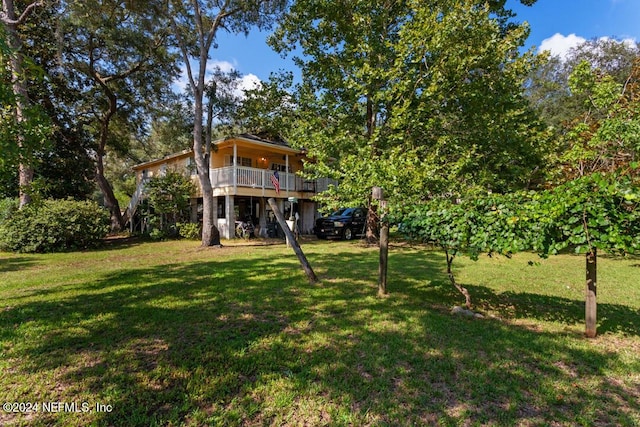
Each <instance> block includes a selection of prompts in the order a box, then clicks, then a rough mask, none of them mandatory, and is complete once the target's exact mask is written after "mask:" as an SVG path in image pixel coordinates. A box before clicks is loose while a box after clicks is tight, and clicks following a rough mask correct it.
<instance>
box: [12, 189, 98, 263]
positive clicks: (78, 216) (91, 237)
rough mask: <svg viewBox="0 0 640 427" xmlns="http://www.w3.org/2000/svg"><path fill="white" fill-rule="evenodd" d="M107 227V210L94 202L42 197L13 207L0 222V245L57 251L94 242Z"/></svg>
mask: <svg viewBox="0 0 640 427" xmlns="http://www.w3.org/2000/svg"><path fill="white" fill-rule="evenodd" d="M108 231H109V214H108V213H107V211H105V210H104V209H102V208H101V207H99V206H98V205H97V204H96V203H94V202H88V201H74V200H70V199H69V200H44V201H42V202H40V203H36V204H30V205H28V206H26V207H24V208H23V209H21V210H17V211H14V212H13V213H12V214H11V215H10V216H9V218H8V219H7V220H6V221H4V222H3V223H0V248H2V249H5V250H10V251H14V252H58V251H65V250H73V249H84V248H89V247H95V246H97V245H98V244H99V243H100V242H101V240H102V239H103V238H104V237H105V236H106V235H107V232H108Z"/></svg>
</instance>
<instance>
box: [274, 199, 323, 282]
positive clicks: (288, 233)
mask: <svg viewBox="0 0 640 427" xmlns="http://www.w3.org/2000/svg"><path fill="white" fill-rule="evenodd" d="M267 201H268V202H269V205H270V206H271V209H272V210H273V213H274V214H275V216H276V219H277V220H278V224H280V227H281V228H282V231H284V235H285V236H286V237H287V240H288V241H290V242H291V247H292V248H293V251H294V252H295V253H296V255H297V256H298V259H299V260H300V264H301V265H302V269H303V270H304V272H305V273H306V274H307V277H308V278H309V282H310V283H316V282H317V281H318V278H317V277H316V274H315V273H314V272H313V269H312V268H311V265H309V261H307V257H305V256H304V253H303V252H302V249H301V248H300V245H299V244H298V241H297V240H296V239H295V237H294V236H293V233H292V232H291V230H289V227H288V226H287V222H286V221H285V219H284V215H282V212H280V209H278V204H277V203H276V201H275V199H274V198H273V197H271V198H269V200H267Z"/></svg>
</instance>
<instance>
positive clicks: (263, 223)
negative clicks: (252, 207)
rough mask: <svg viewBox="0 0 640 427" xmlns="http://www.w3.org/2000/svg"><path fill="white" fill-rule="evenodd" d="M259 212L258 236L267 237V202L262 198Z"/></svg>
mask: <svg viewBox="0 0 640 427" xmlns="http://www.w3.org/2000/svg"><path fill="white" fill-rule="evenodd" d="M259 203H260V213H259V216H258V225H260V237H267V204H266V203H265V199H264V198H260V202H259Z"/></svg>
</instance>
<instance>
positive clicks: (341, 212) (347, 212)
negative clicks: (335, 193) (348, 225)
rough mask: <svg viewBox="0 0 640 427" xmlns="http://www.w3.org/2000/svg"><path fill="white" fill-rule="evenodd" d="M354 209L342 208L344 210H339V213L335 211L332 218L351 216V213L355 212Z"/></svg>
mask: <svg viewBox="0 0 640 427" xmlns="http://www.w3.org/2000/svg"><path fill="white" fill-rule="evenodd" d="M353 209H354V208H342V209H338V210H337V211H335V212H334V213H332V214H331V216H349V215H351V213H352V212H353Z"/></svg>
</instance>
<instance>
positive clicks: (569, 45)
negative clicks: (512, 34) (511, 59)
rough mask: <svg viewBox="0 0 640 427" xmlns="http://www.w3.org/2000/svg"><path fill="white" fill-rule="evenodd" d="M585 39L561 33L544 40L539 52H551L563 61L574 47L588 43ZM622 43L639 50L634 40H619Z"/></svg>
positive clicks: (603, 38)
mask: <svg viewBox="0 0 640 427" xmlns="http://www.w3.org/2000/svg"><path fill="white" fill-rule="evenodd" d="M598 40H611V37H606V36H605V37H600V38H599V39H598ZM586 41H587V39H585V38H584V37H580V36H577V35H575V34H569V35H568V36H564V35H562V34H560V33H556V34H554V35H553V36H551V37H549V38H548V39H544V40H542V43H541V44H540V47H539V48H538V52H544V51H549V52H551V54H552V55H555V56H559V57H560V58H561V59H565V58H566V57H567V54H568V53H569V51H570V50H571V49H573V48H574V47H576V46H578V45H580V44H582V43H584V42H586ZM618 41H619V42H620V43H624V44H625V45H627V47H629V48H631V49H635V48H637V42H636V40H635V39H633V38H626V39H622V40H618Z"/></svg>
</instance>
